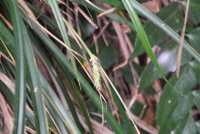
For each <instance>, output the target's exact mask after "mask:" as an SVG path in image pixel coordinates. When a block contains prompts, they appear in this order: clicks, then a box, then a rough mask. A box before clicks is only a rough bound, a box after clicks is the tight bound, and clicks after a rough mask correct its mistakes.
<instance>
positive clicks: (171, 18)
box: [131, 3, 183, 58]
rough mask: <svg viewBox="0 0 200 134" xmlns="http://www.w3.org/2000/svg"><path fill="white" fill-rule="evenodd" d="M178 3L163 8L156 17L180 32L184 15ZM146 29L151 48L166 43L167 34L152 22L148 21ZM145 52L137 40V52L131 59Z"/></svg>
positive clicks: (145, 25) (135, 51)
mask: <svg viewBox="0 0 200 134" xmlns="http://www.w3.org/2000/svg"><path fill="white" fill-rule="evenodd" d="M177 7H178V4H177V3H172V4H170V5H168V6H166V7H165V8H163V9H162V10H161V11H160V12H159V13H157V14H156V15H157V16H158V17H159V18H160V19H161V20H163V21H164V22H165V23H166V24H168V25H169V26H170V27H171V28H172V29H173V30H175V31H179V30H181V28H182V25H183V15H182V13H181V11H180V9H179V8H177ZM144 29H145V32H146V34H147V37H148V39H149V42H150V44H151V46H155V45H159V44H160V43H163V42H164V39H165V37H166V36H167V34H166V33H165V32H164V31H163V30H162V29H160V28H159V27H158V26H156V25H155V24H154V23H152V22H151V21H148V22H147V23H145V24H144ZM143 52H144V48H143V46H142V43H141V40H140V39H139V38H137V39H136V42H135V50H134V52H133V53H132V55H131V57H132V58H134V57H136V56H138V55H140V54H142V53H143Z"/></svg>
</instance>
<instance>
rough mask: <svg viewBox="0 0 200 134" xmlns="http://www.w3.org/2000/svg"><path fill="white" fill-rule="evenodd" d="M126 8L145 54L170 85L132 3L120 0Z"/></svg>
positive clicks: (127, 0)
mask: <svg viewBox="0 0 200 134" xmlns="http://www.w3.org/2000/svg"><path fill="white" fill-rule="evenodd" d="M122 2H123V4H124V6H125V8H126V10H127V11H128V13H129V15H130V17H131V20H132V22H133V24H134V27H135V29H136V31H137V33H138V36H139V38H140V40H141V42H142V44H143V46H144V48H145V50H146V52H147V54H148V55H149V57H150V59H151V60H152V62H153V64H154V65H155V67H156V69H157V70H158V72H159V73H160V75H161V76H162V77H163V79H164V80H165V81H166V82H167V83H168V84H169V85H171V84H170V83H169V82H168V80H167V78H166V77H165V75H164V73H163V71H162V70H161V68H160V66H159V64H158V62H157V60H156V57H155V55H154V54H153V51H152V49H151V45H150V43H149V41H148V38H147V35H146V33H145V31H144V28H143V27H142V24H141V22H140V20H139V18H138V15H137V14H136V12H135V9H134V7H133V4H131V2H130V1H129V0H122Z"/></svg>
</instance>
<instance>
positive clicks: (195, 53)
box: [129, 0, 200, 61]
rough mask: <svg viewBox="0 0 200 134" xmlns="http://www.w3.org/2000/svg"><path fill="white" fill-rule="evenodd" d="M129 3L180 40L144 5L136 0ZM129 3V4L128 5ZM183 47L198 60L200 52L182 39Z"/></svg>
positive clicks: (199, 59)
mask: <svg viewBox="0 0 200 134" xmlns="http://www.w3.org/2000/svg"><path fill="white" fill-rule="evenodd" d="M129 4H130V5H131V7H132V8H135V9H136V10H137V11H138V12H139V13H141V14H142V15H144V16H145V17H147V18H148V19H149V20H151V21H152V22H153V23H154V24H156V25H157V26H158V27H160V28H161V29H162V30H163V31H165V32H166V33H167V34H168V35H169V36H171V37H172V38H173V39H174V40H175V41H177V42H178V43H179V42H180V41H181V37H180V36H179V35H178V34H177V33H176V32H175V31H174V30H173V29H171V28H170V27H169V26H168V25H167V24H166V23H164V22H163V21H162V20H161V19H159V18H158V17H157V16H156V15H154V14H153V13H151V12H150V11H148V10H147V9H146V8H145V7H143V6H142V5H141V4H140V3H138V2H137V1H136V0H129ZM130 5H129V6H130ZM183 47H184V48H185V49H186V50H187V51H188V52H189V53H190V54H191V55H192V56H193V57H194V58H195V59H197V60H198V61H200V54H199V53H198V52H197V51H196V50H195V49H193V48H192V47H191V46H190V45H189V44H188V43H187V42H186V41H184V44H183ZM132 58H133V57H130V58H129V59H132Z"/></svg>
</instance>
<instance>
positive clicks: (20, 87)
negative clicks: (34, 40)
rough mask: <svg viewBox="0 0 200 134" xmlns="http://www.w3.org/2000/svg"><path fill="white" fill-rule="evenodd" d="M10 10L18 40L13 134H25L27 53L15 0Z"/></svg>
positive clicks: (11, 3)
mask: <svg viewBox="0 0 200 134" xmlns="http://www.w3.org/2000/svg"><path fill="white" fill-rule="evenodd" d="M6 4H7V7H8V8H9V9H12V10H10V15H11V18H12V23H13V27H14V38H15V42H16V46H15V50H16V51H15V55H16V58H15V60H16V68H15V69H16V87H15V98H14V102H15V103H14V119H15V120H14V130H13V134H23V133H24V126H25V102H26V100H25V93H26V89H25V82H26V80H25V70H26V69H25V53H24V42H23V37H22V35H23V32H22V29H21V28H22V27H21V23H22V20H21V17H20V16H19V9H18V5H17V2H16V1H15V0H10V1H8V2H7V3H6Z"/></svg>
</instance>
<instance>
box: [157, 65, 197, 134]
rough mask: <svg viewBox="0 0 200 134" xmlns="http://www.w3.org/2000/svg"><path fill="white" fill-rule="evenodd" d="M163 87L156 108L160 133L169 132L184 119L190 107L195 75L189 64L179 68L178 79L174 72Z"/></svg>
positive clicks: (165, 133)
mask: <svg viewBox="0 0 200 134" xmlns="http://www.w3.org/2000/svg"><path fill="white" fill-rule="evenodd" d="M169 81H170V83H171V84H172V85H173V86H174V87H175V90H174V89H173V88H171V86H169V85H168V84H167V85H166V86H165V87H164V90H163V92H162V95H161V97H160V102H159V104H158V108H157V113H156V117H157V124H158V125H159V127H160V130H159V133H160V134H169V133H170V132H172V131H174V129H175V128H176V127H177V126H178V125H179V124H180V123H181V122H182V121H183V120H184V118H185V117H186V116H187V114H188V112H189V110H190V108H191V107H192V105H193V104H192V93H191V91H190V90H191V89H192V88H193V87H194V86H195V85H196V77H195V74H194V72H193V71H192V69H191V68H190V66H188V65H186V66H184V67H183V68H181V73H180V77H179V79H177V78H176V75H175V74H174V75H173V76H172V77H171V78H170V80H169Z"/></svg>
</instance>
